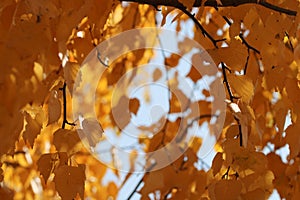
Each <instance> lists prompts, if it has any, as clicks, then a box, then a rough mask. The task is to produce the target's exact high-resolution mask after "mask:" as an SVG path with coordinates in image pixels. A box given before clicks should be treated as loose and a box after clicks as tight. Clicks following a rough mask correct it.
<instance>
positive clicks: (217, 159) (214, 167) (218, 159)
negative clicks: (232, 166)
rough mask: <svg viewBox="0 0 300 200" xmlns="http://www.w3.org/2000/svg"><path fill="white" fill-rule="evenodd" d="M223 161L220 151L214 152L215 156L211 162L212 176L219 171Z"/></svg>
mask: <svg viewBox="0 0 300 200" xmlns="http://www.w3.org/2000/svg"><path fill="white" fill-rule="evenodd" d="M223 162H224V159H223V158H222V153H220V152H218V153H217V154H216V156H215V157H214V159H213V162H212V167H211V168H212V171H213V174H214V176H215V175H216V174H217V173H219V171H220V169H221V167H222V165H223Z"/></svg>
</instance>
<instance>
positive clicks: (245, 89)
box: [227, 74, 254, 104]
mask: <svg viewBox="0 0 300 200" xmlns="http://www.w3.org/2000/svg"><path fill="white" fill-rule="evenodd" d="M227 78H228V82H229V85H230V87H231V88H232V89H233V90H234V92H235V93H236V94H237V95H236V96H238V97H240V98H241V100H242V101H243V102H245V103H246V104H249V102H250V101H251V99H252V96H253V95H254V86H253V83H252V81H251V80H250V79H249V78H247V77H246V76H238V75H234V74H228V76H227Z"/></svg>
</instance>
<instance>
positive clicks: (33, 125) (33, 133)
mask: <svg viewBox="0 0 300 200" xmlns="http://www.w3.org/2000/svg"><path fill="white" fill-rule="evenodd" d="M25 119H26V122H27V124H26V126H25V132H24V133H23V138H24V140H25V141H26V140H27V141H28V142H29V144H30V145H31V146H33V143H34V140H35V138H36V137H37V136H38V135H39V134H40V132H41V129H42V125H41V124H40V123H39V122H38V121H37V120H36V119H33V118H32V117H31V116H30V115H29V114H28V113H27V112H25Z"/></svg>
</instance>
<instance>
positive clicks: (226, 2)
mask: <svg viewBox="0 0 300 200" xmlns="http://www.w3.org/2000/svg"><path fill="white" fill-rule="evenodd" d="M119 1H121V2H122V1H127V2H136V3H140V4H148V5H152V6H153V7H155V8H156V9H158V6H172V7H175V8H178V9H180V8H182V7H184V9H186V8H185V6H184V5H183V4H182V3H180V2H179V1H178V0H119ZM221 3H222V4H221V5H220V4H218V3H217V1H216V0H207V1H205V3H204V6H208V7H215V8H217V7H231V6H234V7H235V6H239V5H243V4H257V5H261V6H263V7H265V8H268V9H270V10H273V11H276V12H280V13H284V14H287V15H291V16H296V15H297V11H294V10H289V9H286V8H282V7H279V6H276V5H273V4H270V3H268V2H266V1H265V0H261V1H257V0H221ZM201 5H202V0H195V3H194V6H193V7H200V6H201Z"/></svg>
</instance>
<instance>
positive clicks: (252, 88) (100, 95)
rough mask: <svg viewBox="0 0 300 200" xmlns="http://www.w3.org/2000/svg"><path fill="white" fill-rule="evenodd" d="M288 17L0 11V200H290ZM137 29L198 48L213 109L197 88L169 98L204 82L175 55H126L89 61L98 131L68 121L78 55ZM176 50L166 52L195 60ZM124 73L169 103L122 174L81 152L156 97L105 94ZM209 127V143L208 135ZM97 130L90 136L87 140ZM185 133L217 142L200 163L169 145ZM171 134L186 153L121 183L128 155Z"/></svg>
mask: <svg viewBox="0 0 300 200" xmlns="http://www.w3.org/2000/svg"><path fill="white" fill-rule="evenodd" d="M299 11H300V5H299V1H297V0H282V1H275V0H267V1H265V0H258V1H257V0H255V1H253V0H241V1H237V0H216V1H215V0H202V1H201V0H164V1H162V0H157V1H155V0H128V1H126V0H124V1H123V0H120V1H117V0H73V1H65V0H1V2H0V63H1V73H0V93H1V98H0V114H1V120H0V158H1V159H0V199H60V198H61V199H67V200H69V199H85V198H87V197H89V198H90V199H116V198H119V199H131V198H133V197H138V198H141V199H268V198H269V197H270V195H271V194H272V193H273V192H274V191H277V192H278V194H279V196H280V197H281V198H285V199H294V200H295V199H300V119H298V116H300V26H299V24H300V18H299ZM145 27H158V28H161V27H162V28H169V29H170V28H173V30H175V31H177V32H181V33H182V34H185V35H187V37H189V38H190V39H191V40H194V41H196V42H197V43H199V44H200V45H201V46H202V47H203V49H204V50H205V51H206V52H207V53H208V55H209V56H210V57H211V58H212V60H213V61H214V63H215V66H214V67H215V70H216V71H217V72H218V73H216V74H215V76H218V77H219V79H215V80H218V82H217V81H216V82H215V83H212V84H221V85H222V89H224V92H225V95H226V97H225V98H224V99H218V96H213V95H212V94H211V93H210V91H208V90H205V89H204V90H195V91H197V92H198V94H197V95H198V96H201V97H202V98H198V99H197V98H196V99H192V98H190V96H189V95H188V94H187V91H186V90H185V89H184V88H181V89H177V90H176V91H175V92H174V91H173V90H171V89H170V88H175V87H178V88H180V87H181V86H180V84H179V82H180V77H181V76H182V77H184V78H186V79H188V80H189V83H190V84H191V85H192V88H196V87H197V84H198V85H199V83H201V80H203V78H204V76H205V75H206V74H201V73H200V72H199V71H197V70H196V69H195V67H193V66H192V65H191V64H189V62H184V64H182V62H183V59H182V57H181V56H180V55H178V54H175V53H172V52H171V53H170V52H164V51H154V50H153V49H137V50H134V51H132V52H128V53H126V54H124V55H120V57H119V58H118V59H116V60H114V62H111V63H109V62H106V61H105V56H104V57H101V56H103V55H102V54H101V53H102V52H98V53H99V57H98V58H99V62H101V63H102V65H105V67H106V70H105V72H104V73H103V75H102V77H101V79H100V80H99V83H98V85H97V87H96V91H97V92H96V94H95V96H96V100H95V105H92V106H93V108H94V110H95V111H96V115H97V119H98V121H97V120H94V119H92V118H89V117H88V116H87V117H85V116H83V119H79V118H76V119H75V118H74V116H73V111H74V110H78V109H85V108H86V107H85V105H83V104H82V103H80V102H75V103H74V99H75V98H74V95H75V92H76V89H78V88H81V85H80V84H81V83H82V81H83V80H84V76H86V74H84V73H85V72H84V71H81V70H80V69H82V64H83V62H84V60H85V59H86V57H87V56H88V55H89V53H90V52H91V51H92V50H93V49H95V48H96V47H97V45H98V44H100V43H101V42H103V41H105V40H107V39H110V38H112V37H113V36H115V35H118V34H120V33H122V32H124V31H127V30H131V29H135V28H145ZM136 37H138V36H136ZM153 38H154V39H155V38H157V35H152V36H151V37H149V41H150V40H151V39H153ZM137 41H138V40H137ZM185 42H186V41H175V42H174V43H178V48H179V49H180V51H181V52H187V53H190V54H191V55H190V59H191V60H193V59H198V57H197V55H196V53H193V51H192V49H186V48H185V44H186V43H185ZM162 43H163V42H162ZM114 45H115V47H116V48H118V44H114ZM134 45H135V44H134ZM137 45H138V44H137ZM158 45H161V44H158ZM161 47H162V45H161ZM162 48H163V47H162ZM110 50H111V51H117V50H116V49H113V48H112V49H110ZM187 53H186V54H187ZM158 54H160V55H159V56H160V57H161V58H162V61H161V63H162V65H164V66H166V67H165V68H164V67H163V68H160V67H156V65H153V68H152V67H151V68H147V70H148V72H149V73H148V74H146V75H145V74H143V72H141V70H139V69H140V68H139V67H140V66H143V65H145V64H148V63H150V62H151V61H152V59H154V58H156V57H157V56H158ZM182 66H184V68H183V67H182ZM182 71H184V72H182ZM129 72H130V73H131V76H128V77H126V80H128V82H131V81H132V82H134V81H133V80H134V78H135V77H138V78H140V79H149V80H151V81H152V82H153V83H155V82H158V81H159V80H165V81H166V82H167V85H168V87H169V90H170V93H169V94H168V96H166V98H167V103H168V106H167V107H166V111H167V114H166V116H167V117H166V118H165V119H164V120H163V119H159V120H158V121H156V122H155V121H154V122H153V121H152V123H150V124H143V125H140V127H139V130H141V132H139V134H138V135H137V136H136V137H137V142H136V145H139V146H141V147H142V148H141V149H139V150H136V149H129V150H128V151H129V155H130V156H129V158H128V162H127V163H125V164H127V165H128V171H127V172H124V171H123V172H121V171H118V167H117V166H118V164H119V163H118V157H117V156H116V155H115V152H116V149H115V148H113V147H109V148H108V149H105V147H103V149H104V150H103V149H102V150H103V151H102V150H101V151H99V152H98V153H99V154H100V157H101V155H105V156H106V155H107V156H108V158H109V159H108V161H107V163H109V164H107V163H103V162H100V161H99V159H98V158H97V156H95V155H94V154H95V153H92V152H91V151H90V149H88V148H87V145H86V144H88V146H89V147H91V149H97V148H96V147H97V144H101V142H102V141H103V140H105V139H106V137H107V135H106V134H105V131H107V130H109V131H113V132H114V133H115V134H116V136H115V137H116V138H119V137H122V134H124V132H122V131H123V129H125V127H126V126H128V125H129V124H130V122H131V121H132V120H134V119H136V118H138V116H140V115H139V114H140V113H141V108H142V106H143V104H147V102H148V103H149V102H151V99H153V98H157V95H158V94H155V95H154V93H155V91H152V90H151V89H149V90H148V91H145V92H144V93H143V94H142V95H141V96H138V97H132V96H129V95H126V94H125V93H124V91H125V86H124V85H122V84H121V85H120V84H119V85H118V82H119V81H120V80H121V79H122V77H124V76H125V75H126V74H128V73H129ZM145 77H146V78H145ZM94 78H95V77H93V76H92V75H88V76H87V79H91V80H92V79H94ZM76 94H77V93H76ZM82 101H84V102H90V99H88V98H86V99H83V100H82ZM212 101H218V102H219V104H222V103H224V105H225V106H226V109H225V110H224V112H223V111H221V112H213V108H212ZM125 102H126V103H125ZM126 106H127V107H129V109H128V112H123V111H122V109H123V108H124V107H126ZM196 107H197V109H199V111H200V115H198V116H196V117H194V118H192V117H191V116H192V115H195V112H194V111H195V110H194V109H190V110H188V109H187V108H196ZM87 109H88V108H87ZM156 109H157V110H155V109H153V110H152V111H153V112H154V114H155V112H161V110H160V108H156ZM154 114H153V115H154ZM114 116H121V117H120V118H119V119H118V120H119V121H117V120H116V118H115V117H114ZM174 116H176V117H175V119H174ZM220 117H224V124H221V127H220V128H221V129H220V134H217V133H216V132H215V131H216V130H217V129H214V128H213V126H212V125H215V126H216V125H217V122H218V121H216V120H218V119H220ZM188 119H192V120H188ZM160 120H161V121H160ZM158 122H161V123H162V124H163V125H162V126H161V127H158V125H157V124H159V123H158ZM100 124H101V126H100ZM204 126H206V128H201V127H204ZM99 127H100V128H101V130H102V128H103V131H101V132H99V131H98V132H97V131H95V130H96V129H97V128H99ZM195 127H198V128H201V129H200V130H201V131H203V132H207V134H208V135H210V136H211V137H215V139H216V142H215V143H216V144H215V145H214V148H213V149H212V152H214V154H213V156H214V157H213V159H212V162H211V163H209V162H208V163H207V161H205V158H204V157H201V156H199V154H198V153H199V150H200V149H201V146H202V145H204V144H203V141H204V138H202V137H201V136H199V135H197V134H195V135H194V136H193V137H192V138H191V141H190V142H188V143H185V144H183V143H181V141H182V138H183V137H184V136H185V135H184V134H187V133H190V132H192V131H195V129H194V128H195ZM157 129H159V131H158V132H157V133H156V134H153V135H151V136H150V135H149V132H151V131H152V130H157ZM181 131H183V132H181ZM83 132H85V133H86V132H88V133H89V135H87V136H85V137H82V135H84V134H82V133H83ZM178 133H182V134H183V135H182V136H181V135H179V136H180V139H178V140H177V139H176V141H175V142H178V148H179V149H180V150H182V149H183V146H184V145H187V146H185V148H184V151H182V153H181V156H180V157H179V158H177V159H176V160H175V161H174V162H170V163H169V164H168V165H167V166H165V167H163V168H160V169H156V170H151V169H154V168H155V163H154V164H152V165H147V168H146V169H145V172H144V173H142V175H141V176H137V175H136V174H135V173H133V172H135V170H136V167H138V166H139V163H138V162H139V161H140V158H139V157H138V156H137V155H138V152H137V151H141V152H144V153H149V152H153V151H156V150H158V149H160V148H163V147H164V146H166V145H167V144H168V143H170V142H172V140H173V139H174V138H176V135H177V134H178ZM100 149H101V146H100ZM282 149H285V151H286V152H287V153H285V154H286V155H285V154H284V153H282V151H281V150H282ZM163 159H166V160H168V156H166V157H165V158H163ZM145 162H148V160H146V161H145ZM123 164H124V163H123ZM130 179H131V181H130ZM132 179H133V180H134V181H132ZM128 183H130V184H128ZM124 188H126V189H125V190H126V192H125V193H124V191H123V193H122V196H118V194H119V195H120V191H122V190H124ZM124 194H125V195H124ZM126 195H127V196H126Z"/></svg>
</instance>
